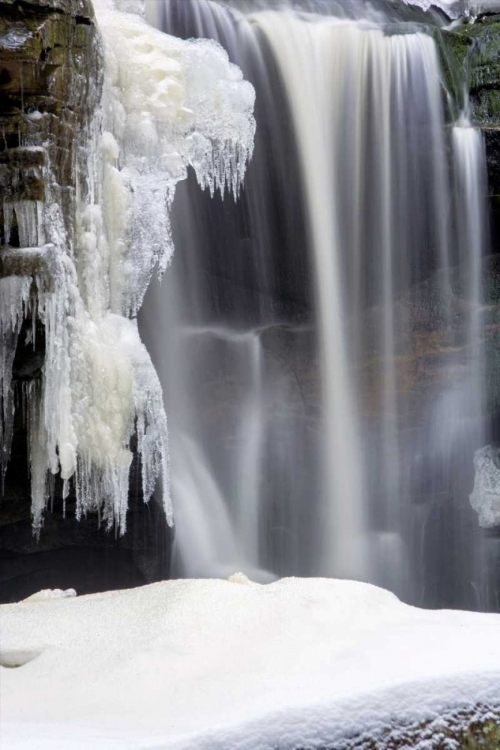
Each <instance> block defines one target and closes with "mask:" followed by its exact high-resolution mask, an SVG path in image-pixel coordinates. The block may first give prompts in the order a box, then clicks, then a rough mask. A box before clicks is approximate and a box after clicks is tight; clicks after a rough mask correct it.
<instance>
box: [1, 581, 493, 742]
mask: <svg viewBox="0 0 500 750" xmlns="http://www.w3.org/2000/svg"><path fill="white" fill-rule="evenodd" d="M72 593H73V592H72V591H70V592H60V596H59V598H54V597H55V596H56V595H55V594H52V595H51V596H47V595H42V596H40V597H35V598H31V599H30V600H27V601H25V602H21V603H19V604H9V605H3V606H2V607H0V625H1V631H0V632H1V663H2V664H3V665H4V666H3V667H2V668H1V680H0V682H1V704H0V708H1V712H0V716H1V747H2V750H21V749H22V750H25V749H28V748H29V750H35V749H38V748H43V749H44V750H49V748H50V750H55V749H56V748H61V750H62V749H63V748H64V750H75V749H76V748H79V749H83V748H85V749H87V748H99V749H101V748H106V750H113V749H114V748H120V749H121V748H127V750H132V749H139V748H141V750H146V749H149V748H156V749H157V750H159V748H165V749H167V748H168V749H171V748H176V750H180V749H181V748H182V749H183V750H187V748H189V749H195V748H196V750H208V748H210V750H217V749H219V748H220V749H222V748H224V749H225V748H228V749H229V748H231V750H233V749H234V750H270V749H271V748H280V750H287V749H292V748H298V747H301V748H304V747H307V748H313V747H322V748H325V747H335V748H337V747H342V748H350V747H363V745H362V744H360V742H361V738H362V737H363V736H365V737H368V736H370V737H372V738H378V739H379V741H380V745H378V746H377V747H383V746H384V742H383V741H382V740H383V739H384V738H385V740H387V739H388V738H389V737H390V736H391V732H392V738H393V739H394V732H395V731H400V732H401V727H402V726H404V730H403V734H402V735H401V734H400V736H407V737H408V738H413V739H415V738H417V737H418V738H419V739H420V740H422V738H423V737H424V735H425V731H424V732H423V730H422V729H421V727H422V726H423V725H425V724H426V722H430V724H429V726H428V728H427V730H426V731H427V734H429V735H432V736H433V737H434V738H436V737H437V736H438V734H439V731H440V730H442V728H443V726H444V724H445V722H446V720H447V718H450V717H451V716H452V715H453V714H455V715H457V714H458V713H459V712H460V711H464V710H467V709H469V708H470V709H471V711H474V710H477V706H479V705H480V706H482V707H483V708H482V709H480V710H482V711H483V713H484V712H485V711H486V710H487V709H489V710H490V711H493V715H494V716H496V718H497V719H500V616H499V615H485V614H474V613H468V612H456V611H455V612H453V611H425V610H419V609H415V608H413V607H409V606H406V605H404V604H402V603H401V602H399V600H398V599H397V598H396V597H395V596H393V595H392V594H390V593H388V592H387V591H384V590H382V589H378V588H375V587H373V586H370V585H367V584H361V583H353V582H349V581H336V580H326V579H293V578H289V579H283V580H280V581H277V582H276V583H272V584H269V585H259V584H255V583H250V582H249V581H248V579H246V578H245V577H244V576H242V575H241V574H239V575H236V576H233V577H232V578H231V579H230V580H229V581H221V580H204V581H201V580H189V581H169V582H165V583H158V584H154V585H151V586H146V587H143V588H138V589H132V590H127V591H114V592H109V593H105V594H96V595H93V596H82V597H74V596H71V595H70V594H72ZM397 727H399V730H398V729H397ZM419 727H420V728H419ZM422 732H423V734H422ZM341 741H342V744H338V743H340V742H341ZM402 746H404V745H402ZM414 746H416V745H412V747H414ZM433 746H434V745H433V744H432V743H431V744H426V745H425V747H426V748H431V747H433ZM419 747H423V745H421V746H420V745H419Z"/></svg>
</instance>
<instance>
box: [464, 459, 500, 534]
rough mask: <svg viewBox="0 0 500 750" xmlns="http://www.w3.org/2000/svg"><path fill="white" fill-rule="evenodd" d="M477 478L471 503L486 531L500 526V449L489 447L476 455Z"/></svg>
mask: <svg viewBox="0 0 500 750" xmlns="http://www.w3.org/2000/svg"><path fill="white" fill-rule="evenodd" d="M474 468H475V469H476V478H475V480H474V489H473V490H472V494H471V496H470V503H471V505H472V507H473V508H474V510H475V511H476V513H477V514H478V516H479V525H480V526H482V527H483V528H485V529H490V528H493V527H494V526H500V449H499V448H494V447H493V446H491V445H487V446H486V447H485V448H481V449H480V450H478V451H476V453H475V454H474Z"/></svg>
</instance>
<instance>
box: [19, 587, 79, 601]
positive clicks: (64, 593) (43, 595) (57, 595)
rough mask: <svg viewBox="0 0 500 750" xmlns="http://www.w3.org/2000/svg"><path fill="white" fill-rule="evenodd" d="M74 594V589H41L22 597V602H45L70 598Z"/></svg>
mask: <svg viewBox="0 0 500 750" xmlns="http://www.w3.org/2000/svg"><path fill="white" fill-rule="evenodd" d="M74 596H76V591H75V589H66V590H64V589H42V591H37V593H36V594H32V595H31V596H28V597H27V598H26V599H23V601H24V602H47V601H52V600H53V599H71V598H72V597H74Z"/></svg>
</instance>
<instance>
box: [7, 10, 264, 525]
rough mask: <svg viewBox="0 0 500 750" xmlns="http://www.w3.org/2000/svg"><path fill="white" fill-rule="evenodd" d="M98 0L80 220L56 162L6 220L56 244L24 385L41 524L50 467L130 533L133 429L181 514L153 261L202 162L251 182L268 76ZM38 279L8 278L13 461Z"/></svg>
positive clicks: (31, 240) (206, 170)
mask: <svg viewBox="0 0 500 750" xmlns="http://www.w3.org/2000/svg"><path fill="white" fill-rule="evenodd" d="M95 10H96V16H97V23H98V28H99V31H100V34H101V37H102V46H103V51H104V83H103V93H102V102H101V106H100V107H99V108H98V111H97V112H96V113H95V117H94V119H93V122H92V124H91V126H90V128H89V132H87V133H82V134H80V142H79V146H80V153H81V154H83V158H82V157H80V161H79V162H78V164H79V166H78V165H77V170H78V171H77V175H76V177H77V196H76V199H75V203H74V211H75V221H74V227H69V228H68V227H66V226H65V222H64V218H63V216H62V213H61V210H60V205H59V203H58V201H57V199H56V197H55V196H57V194H58V186H57V185H55V184H53V182H54V180H53V176H52V172H51V169H50V165H48V166H46V167H45V168H44V169H45V173H44V179H45V184H46V188H47V197H46V199H45V202H44V203H42V202H24V203H23V204H20V205H12V204H11V205H10V206H7V205H6V208H5V210H6V213H5V216H6V223H7V225H8V223H9V216H13V215H14V213H15V214H16V220H17V225H18V227H19V240H20V244H21V247H25V248H34V247H37V248H40V247H41V246H43V249H44V253H45V256H46V257H45V264H44V267H43V269H42V270H41V271H40V273H39V274H38V275H37V276H36V277H35V278H34V279H33V281H34V282H35V286H36V289H37V311H38V314H39V316H40V318H41V320H42V321H43V323H44V325H45V330H46V360H45V365H44V371H43V382H42V384H41V386H39V385H38V384H35V383H33V384H31V385H30V386H27V387H26V389H25V394H24V395H25V397H26V402H27V413H28V430H29V445H30V468H31V481H32V513H33V525H34V529H35V530H39V529H40V527H41V525H42V522H43V513H44V510H45V507H46V504H47V498H48V495H49V494H50V493H49V485H50V482H49V481H48V479H49V478H50V474H52V475H54V474H57V473H58V472H60V475H61V477H62V479H63V480H64V489H63V495H64V496H65V497H66V496H67V494H68V491H69V481H70V480H73V481H74V483H75V487H76V497H77V516H78V517H80V516H81V515H82V514H85V513H86V512H87V511H89V510H96V511H98V512H99V513H100V514H101V517H102V518H103V520H104V521H105V522H106V523H107V525H108V526H112V525H114V524H116V525H117V527H119V529H120V531H121V533H123V532H124V531H125V521H126V510H127V504H128V481H129V470H130V465H131V461H132V455H133V454H132V451H131V447H130V443H131V439H132V436H133V434H134V432H136V433H137V450H138V452H139V453H140V454H141V459H142V477H143V495H144V500H145V501H147V500H148V499H149V497H150V496H151V494H152V492H153V490H154V488H155V482H156V479H157V478H158V477H159V476H160V475H161V476H162V480H163V481H162V486H163V495H164V498H163V500H164V506H165V511H166V515H167V519H168V521H169V523H171V522H172V510H171V507H170V494H169V480H168V435H167V420H166V415H165V411H164V408H163V401H162V392H161V386H160V383H159V380H158V378H157V376H156V373H155V371H154V368H153V365H152V363H151V360H150V358H149V355H148V353H147V351H146V349H145V347H144V346H143V344H142V342H141V341H140V338H139V333H138V329H137V324H136V321H135V319H134V317H135V315H136V313H137V310H138V309H139V307H140V305H141V302H142V299H143V296H144V293H145V291H146V288H147V286H148V283H149V281H150V278H151V275H152V273H153V270H154V268H155V266H157V267H158V268H159V273H160V275H161V274H162V273H163V271H164V270H165V268H166V267H167V265H168V263H169V261H170V258H171V256H172V253H173V245H172V239H171V234H170V223H169V209H170V206H171V203H172V200H173V197H174V193H175V187H176V184H177V182H178V181H179V180H182V179H184V178H185V177H186V174H187V168H188V166H192V167H193V168H194V170H195V172H196V175H197V178H198V181H199V182H200V185H201V186H202V187H208V188H209V189H210V191H211V192H213V191H214V190H215V189H216V188H218V189H220V190H221V191H222V192H223V193H224V191H225V189H226V188H228V189H229V190H230V191H232V192H233V195H234V196H235V197H236V196H237V194H238V191H239V188H240V185H241V182H242V180H243V177H244V173H245V169H246V165H247V163H248V160H249V159H250V158H251V155H252V149H253V137H254V132H255V121H254V118H253V114H252V111H253V104H254V91H253V88H252V86H251V85H250V84H249V83H247V82H245V81H244V80H243V78H242V74H241V72H240V70H239V69H238V68H237V67H236V66H234V65H232V64H230V63H229V61H228V56H227V54H226V53H225V52H224V51H223V50H222V48H221V47H219V46H218V45H217V44H215V43H213V42H185V41H182V40H179V39H176V38H173V37H169V36H167V35H165V34H162V33H161V32H159V31H156V30H155V29H152V28H150V27H149V26H148V25H147V24H146V23H145V21H143V19H142V18H140V17H139V16H138V15H133V14H128V13H121V12H118V11H117V10H115V8H114V6H113V3H112V2H111V0H98V2H96V3H95ZM9 211H10V213H9ZM7 230H8V226H7ZM7 243H8V238H7ZM26 252H28V251H26ZM31 283H32V279H31V278H29V277H20V278H7V279H4V280H3V281H2V282H1V284H2V287H3V288H2V290H1V291H2V296H1V306H0V332H1V336H2V343H3V347H2V350H3V353H2V361H1V363H0V364H1V370H0V387H1V394H2V396H1V398H2V404H1V406H2V419H3V421H2V431H3V435H0V437H3V442H2V445H3V452H2V463H5V461H6V458H7V456H8V453H9V450H10V440H11V434H12V415H13V403H12V391H11V371H12V361H13V358H14V353H15V344H16V340H17V336H18V334H19V331H20V327H21V324H22V320H23V315H24V311H25V308H26V306H27V304H28V301H29V294H30V288H31ZM4 292H5V293H4Z"/></svg>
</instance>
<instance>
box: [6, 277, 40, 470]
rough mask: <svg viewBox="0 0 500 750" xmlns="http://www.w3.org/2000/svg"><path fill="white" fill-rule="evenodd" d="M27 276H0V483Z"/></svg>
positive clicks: (25, 305)
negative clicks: (0, 277) (1, 277)
mask: <svg viewBox="0 0 500 750" xmlns="http://www.w3.org/2000/svg"><path fill="white" fill-rule="evenodd" d="M31 281H32V280H31V277H29V276H8V277H7V278H4V279H0V447H1V453H0V468H1V471H2V483H3V480H4V478H5V472H6V470H7V464H8V461H9V456H10V448H11V445H12V428H13V423H14V397H13V390H12V383H11V380H12V367H13V365H14V357H15V354H16V346H17V339H18V337H19V333H20V331H21V326H22V324H23V320H24V317H25V314H26V311H27V308H28V303H29V298H30V289H31Z"/></svg>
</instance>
